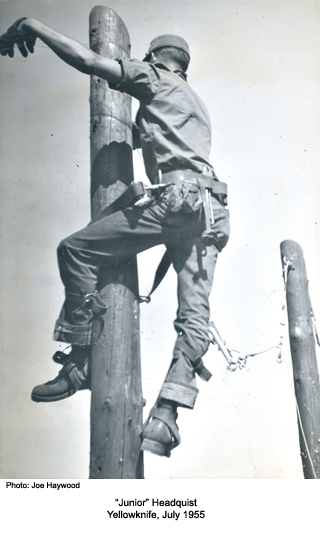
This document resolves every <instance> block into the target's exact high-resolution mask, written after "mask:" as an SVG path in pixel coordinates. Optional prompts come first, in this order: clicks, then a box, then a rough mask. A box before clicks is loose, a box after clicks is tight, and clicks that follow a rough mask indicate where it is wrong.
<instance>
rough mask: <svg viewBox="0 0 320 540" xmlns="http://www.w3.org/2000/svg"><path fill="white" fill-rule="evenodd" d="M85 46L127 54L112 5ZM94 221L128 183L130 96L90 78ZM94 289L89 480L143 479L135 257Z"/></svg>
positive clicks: (93, 19) (104, 274)
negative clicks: (100, 309) (102, 307)
mask: <svg viewBox="0 0 320 540" xmlns="http://www.w3.org/2000/svg"><path fill="white" fill-rule="evenodd" d="M89 25H90V47H91V49H92V50H93V51H95V52H96V53H98V54H100V55H102V56H105V57H108V58H111V59H118V58H128V57H129V56H130V41H129V35H128V31H127V28H126V26H125V25H124V23H123V21H122V20H121V19H120V17H119V16H118V15H117V13H115V12H114V11H113V10H112V9H110V8H108V7H105V6H96V7H95V8H93V9H92V11H91V13H90V20H89ZM90 109H91V209H92V218H93V219H94V218H96V217H97V216H98V215H99V213H100V212H101V211H102V210H103V209H104V208H105V207H106V206H108V205H109V204H110V203H112V202H113V201H114V200H115V199H116V198H117V197H118V196H119V195H121V193H122V192H123V191H124V190H125V188H126V187H127V186H128V184H130V182H132V180H133V161H132V133H131V98H130V97H129V96H128V95H127V94H122V93H120V92H116V91H113V90H110V88H109V87H108V84H107V83H106V82H105V81H103V80H101V79H100V78H98V77H94V76H92V77H91V94H90ZM100 274H101V275H100V277H99V282H98V289H99V291H100V294H101V296H102V298H103V299H104V301H105V302H106V305H107V310H106V312H105V314H103V315H102V316H101V317H100V318H98V319H97V320H95V321H94V328H93V334H94V335H93V344H92V368H91V369H92V372H91V390H92V392H91V394H92V397H91V447H90V478H95V479H96V478H102V479H105V478H114V479H116V478H124V479H125V478H126V479H131V478H132V479H135V478H143V461H142V453H141V452H140V432H141V427H142V406H143V404H142V390H141V367H140V329H139V304H138V300H137V298H138V274H137V262H136V257H132V258H128V260H126V261H125V262H123V261H122V262H120V261H113V262H112V264H110V265H109V266H108V267H105V268H103V269H101V272H100Z"/></svg>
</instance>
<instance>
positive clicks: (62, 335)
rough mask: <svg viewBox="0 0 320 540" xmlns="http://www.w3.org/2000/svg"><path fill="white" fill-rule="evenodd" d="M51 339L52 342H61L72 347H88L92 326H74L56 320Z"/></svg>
mask: <svg viewBox="0 0 320 540" xmlns="http://www.w3.org/2000/svg"><path fill="white" fill-rule="evenodd" d="M53 339H54V341H62V342H63V343H70V344H72V345H80V346H88V345H90V344H91V340H92V324H91V323H90V324H88V325H85V326H74V325H72V324H67V323H65V322H64V323H62V322H61V321H59V320H57V322H56V324H55V327H54V332H53Z"/></svg>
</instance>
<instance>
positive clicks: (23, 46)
mask: <svg viewBox="0 0 320 540" xmlns="http://www.w3.org/2000/svg"><path fill="white" fill-rule="evenodd" d="M26 19H27V17H22V18H21V19H18V20H17V21H16V22H15V23H14V24H13V25H12V26H10V28H9V30H7V32H6V33H5V34H3V35H2V36H0V53H1V55H2V56H6V55H8V56H10V58H13V56H14V45H15V43H16V44H17V46H18V49H19V51H20V52H21V54H22V56H24V57H25V58H26V57H27V56H28V51H29V52H30V53H33V51H34V44H35V42H36V39H37V38H36V37H34V36H33V35H31V34H29V33H28V32H24V31H21V30H19V29H18V28H19V25H20V24H21V23H22V21H25V20H26Z"/></svg>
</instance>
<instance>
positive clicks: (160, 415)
mask: <svg viewBox="0 0 320 540" xmlns="http://www.w3.org/2000/svg"><path fill="white" fill-rule="evenodd" d="M171 415H172V413H171V411H168V410H167V409H165V408H157V407H152V409H151V411H150V414H149V418H157V419H158V420H161V421H162V422H163V423H164V424H166V426H168V428H169V429H170V431H171V433H172V436H173V438H174V442H173V443H172V445H171V447H170V450H172V449H173V448H175V447H176V446H178V445H179V444H180V443H181V437H180V434H179V428H178V426H177V424H176V423H175V421H174V420H172V418H171Z"/></svg>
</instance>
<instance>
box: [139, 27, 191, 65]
mask: <svg viewBox="0 0 320 540" xmlns="http://www.w3.org/2000/svg"><path fill="white" fill-rule="evenodd" d="M155 61H157V62H163V63H164V64H168V63H170V64H172V63H174V64H176V66H177V67H178V69H181V70H182V71H184V72H186V71H187V69H188V65H189V62H190V51H189V46H188V43H187V42H186V41H185V40H184V39H183V38H182V37H180V36H176V35H174V34H164V35H162V36H158V37H156V38H155V39H153V40H152V41H151V43H150V47H149V50H148V52H147V54H146V56H145V58H144V62H155Z"/></svg>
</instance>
